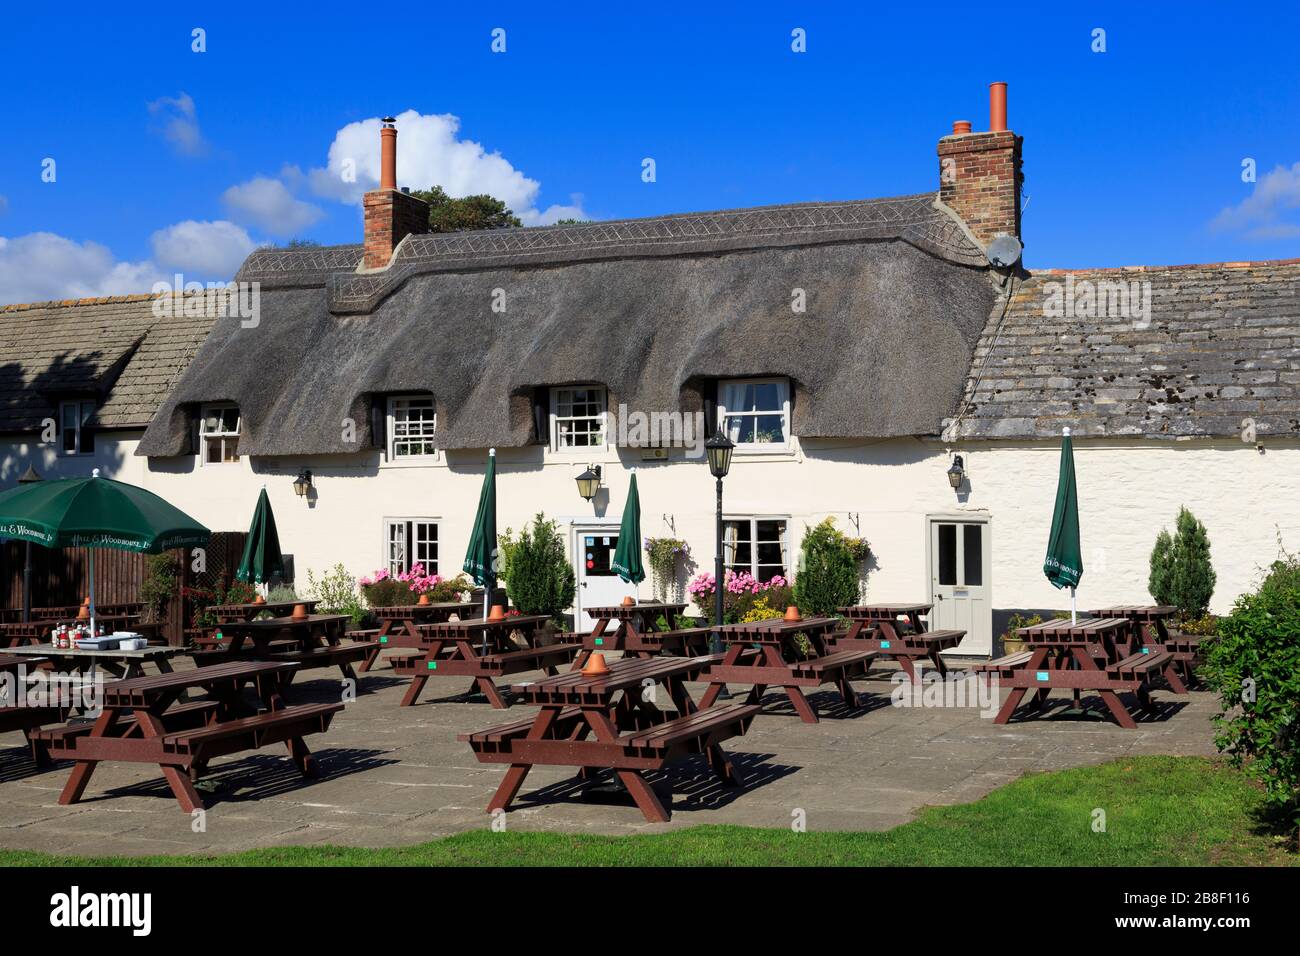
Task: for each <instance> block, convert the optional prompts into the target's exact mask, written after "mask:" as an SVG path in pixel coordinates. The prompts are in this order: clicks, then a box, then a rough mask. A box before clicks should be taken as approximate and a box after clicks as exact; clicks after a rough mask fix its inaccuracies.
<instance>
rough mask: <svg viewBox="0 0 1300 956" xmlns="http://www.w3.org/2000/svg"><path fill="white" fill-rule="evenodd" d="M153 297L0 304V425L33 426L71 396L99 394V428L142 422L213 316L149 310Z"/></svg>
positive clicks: (190, 355) (163, 395) (7, 429)
mask: <svg viewBox="0 0 1300 956" xmlns="http://www.w3.org/2000/svg"><path fill="white" fill-rule="evenodd" d="M156 298H157V297H156V296H154V295H118V296H106V297H104V298H98V299H67V300H64V301H61V302H36V303H30V304H26V305H6V306H0V432H20V431H31V430H34V429H37V428H39V427H40V425H41V421H42V420H43V419H45V418H47V417H53V416H55V415H56V413H57V404H58V401H59V399H60V398H63V397H69V396H74V395H75V396H83V395H84V396H94V397H95V398H96V399H97V401H98V402H99V403H100V407H99V412H98V414H97V416H96V418H95V423H96V424H97V425H98V426H99V427H101V428H126V427H142V426H144V425H147V424H148V422H149V420H150V419H151V418H152V417H153V415H154V412H156V411H157V410H158V406H159V405H161V404H162V402H163V400H164V399H165V398H166V397H167V394H168V393H169V392H170V391H171V388H172V386H173V385H175V384H176V382H177V381H178V380H179V379H180V376H181V373H182V372H183V371H184V370H185V367H186V366H187V365H188V364H189V362H190V359H192V358H193V357H194V353H195V352H196V351H198V347H199V345H200V344H201V343H202V342H203V339H204V338H205V337H206V336H207V334H208V331H209V330H210V329H211V328H212V323H213V322H214V321H215V318H214V316H213V315H212V314H207V313H212V312H213V311H214V310H211V309H197V310H195V309H191V310H190V311H197V312H200V313H203V314H200V315H190V316H186V315H184V314H183V313H184V310H182V309H175V310H172V309H163V310H158V311H160V312H161V313H162V314H161V315H155V314H154V312H155V309H154V300H155V299H156ZM173 311H174V312H176V313H179V314H176V315H173V314H172V312H173Z"/></svg>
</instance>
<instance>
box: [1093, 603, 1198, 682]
mask: <svg viewBox="0 0 1300 956" xmlns="http://www.w3.org/2000/svg"><path fill="white" fill-rule="evenodd" d="M1090 614H1091V616H1092V617H1122V618H1124V619H1125V620H1127V621H1128V622H1129V624H1130V626H1131V628H1132V630H1131V631H1130V639H1129V641H1128V642H1127V643H1126V648H1127V649H1128V650H1130V651H1134V650H1136V649H1138V648H1142V647H1145V648H1148V651H1157V650H1160V651H1166V652H1168V654H1169V666H1168V667H1166V669H1165V673H1164V678H1165V680H1166V681H1168V682H1169V687H1170V689H1171V690H1172V691H1173V692H1174V693H1175V694H1186V693H1187V692H1188V691H1187V682H1188V681H1191V680H1192V667H1193V665H1194V664H1196V663H1197V661H1198V660H1199V659H1200V651H1201V639H1200V637H1198V636H1196V635H1194V634H1180V633H1178V632H1176V631H1170V630H1169V627H1168V623H1167V622H1169V621H1172V620H1173V619H1174V617H1176V616H1177V614H1178V608H1176V607H1173V606H1172V605H1168V604H1123V605H1116V606H1115V607H1108V608H1101V609H1099V610H1096V611H1092V612H1090Z"/></svg>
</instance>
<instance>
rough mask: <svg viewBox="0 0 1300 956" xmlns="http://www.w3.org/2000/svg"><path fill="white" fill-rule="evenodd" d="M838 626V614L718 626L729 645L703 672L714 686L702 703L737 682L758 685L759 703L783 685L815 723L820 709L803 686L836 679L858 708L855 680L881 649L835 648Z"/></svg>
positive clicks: (753, 697)
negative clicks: (803, 641) (804, 643)
mask: <svg viewBox="0 0 1300 956" xmlns="http://www.w3.org/2000/svg"><path fill="white" fill-rule="evenodd" d="M838 626H839V620H838V619H837V618H833V617H813V618H805V619H804V620H802V621H786V620H783V619H781V618H776V619H773V620H770V621H754V622H752V623H746V624H724V625H722V627H720V628H716V630H717V631H718V633H719V635H720V636H721V637H722V639H723V640H724V641H726V642H727V643H728V645H729V646H728V648H727V650H726V653H724V654H723V655H722V658H721V660H719V661H717V663H715V664H713V665H711V666H710V667H709V669H708V670H707V671H705V673H704V675H703V679H705V680H707V681H709V684H710V686H709V689H708V690H707V691H705V694H704V698H703V700H702V701H701V702H700V706H702V707H705V708H709V707H712V706H713V703H714V701H715V700H717V698H718V695H719V694H720V693H722V689H723V688H724V687H725V686H726V685H727V684H729V683H732V682H734V683H737V684H752V685H753V689H752V690H751V691H750V692H749V698H748V700H749V703H751V704H757V703H758V702H759V701H760V700H761V699H762V697H763V692H764V691H765V690H766V689H767V688H768V687H780V688H781V689H782V690H783V691H785V694H786V696H787V697H789V698H790V703H791V704H792V705H793V706H794V709H795V713H797V714H798V715H799V718H800V719H801V720H802V721H803V722H804V723H805V724H815V723H817V713H816V711H814V710H813V707H812V704H810V703H809V702H808V698H806V697H805V696H804V694H803V688H805V687H820V686H821V685H822V684H827V683H833V684H835V686H836V687H837V688H838V689H839V692H840V697H841V698H843V700H844V703H845V704H846V705H847V706H848V707H850V708H856V707H857V706H858V697H857V694H856V693H855V692H854V690H853V686H852V684H851V683H850V681H851V680H852V678H854V677H858V678H862V677H866V675H867V666H868V665H869V664H870V663H871V661H872V660H874V659H875V656H876V653H877V652H876V651H872V650H867V649H865V648H844V649H836V650H832V649H831V648H830V646H829V641H830V636H831V634H832V633H833V632H834V631H835V629H836V628H837V627H838ZM800 634H803V635H805V636H806V637H807V639H808V642H809V644H811V645H812V654H811V655H809V656H805V655H804V653H803V652H802V651H800V649H799V648H798V646H797V641H796V638H797V637H798V635H800Z"/></svg>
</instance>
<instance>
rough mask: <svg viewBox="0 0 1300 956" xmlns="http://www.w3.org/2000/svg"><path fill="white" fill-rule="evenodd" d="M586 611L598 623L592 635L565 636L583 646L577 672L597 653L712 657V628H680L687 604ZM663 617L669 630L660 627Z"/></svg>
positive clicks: (631, 606) (629, 605) (649, 605)
mask: <svg viewBox="0 0 1300 956" xmlns="http://www.w3.org/2000/svg"><path fill="white" fill-rule="evenodd" d="M585 610H586V612H587V613H588V614H589V615H591V616H592V617H593V618H595V619H596V623H595V625H594V626H593V627H592V629H591V631H590V632H589V633H586V634H581V633H578V634H566V635H565V639H566V640H569V639H571V640H575V641H580V642H581V644H582V652H581V653H580V654H579V655H578V658H577V660H576V661H574V663H573V667H574V669H575V670H578V669H580V668H581V667H582V666H583V665H584V664H586V663H587V658H589V657H590V656H591V655H592V653H594V652H595V651H601V652H603V653H608V652H609V651H622V652H623V654H624V656H627V657H655V656H657V655H659V654H663V653H669V654H680V655H683V656H685V655H690V654H706V653H708V648H709V634H710V632H711V629H710V628H707V627H686V628H684V627H681V626H680V624H681V620H680V618H681V615H682V612H683V611H685V610H686V605H685V604H684V603H671V604H669V603H664V604H661V603H658V602H647V603H645V604H627V605H624V604H611V605H609V606H608V607H590V608H586V609H585ZM661 616H662V617H663V618H664V621H665V622H666V623H667V624H668V628H667V629H666V630H665V629H661V628H660V627H659V618H660V617H661ZM611 624H612V625H613V627H614V629H613V631H611V630H610V625H611Z"/></svg>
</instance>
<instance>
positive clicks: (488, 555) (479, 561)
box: [462, 448, 497, 644]
mask: <svg viewBox="0 0 1300 956" xmlns="http://www.w3.org/2000/svg"><path fill="white" fill-rule="evenodd" d="M496 556H497V450H496V449H495V448H493V449H490V450H489V451H488V463H487V473H486V474H485V475H484V476H483V490H482V491H481V492H479V496H478V514H476V515H475V516H474V531H473V533H472V534H470V537H469V550H467V551H466V552H465V563H464V565H462V567H463V569H464V571H465V573H466V574H468V575H469V576H470V577H471V578H473V579H474V583H475V584H478V585H480V586H481V587H482V588H483V617H484V618H486V617H487V616H488V607H489V605H490V604H491V603H492V592H493V590H495V589H496V583H497V564H496ZM483 640H484V643H485V644H486V642H487V632H486V631H484V632H483Z"/></svg>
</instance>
